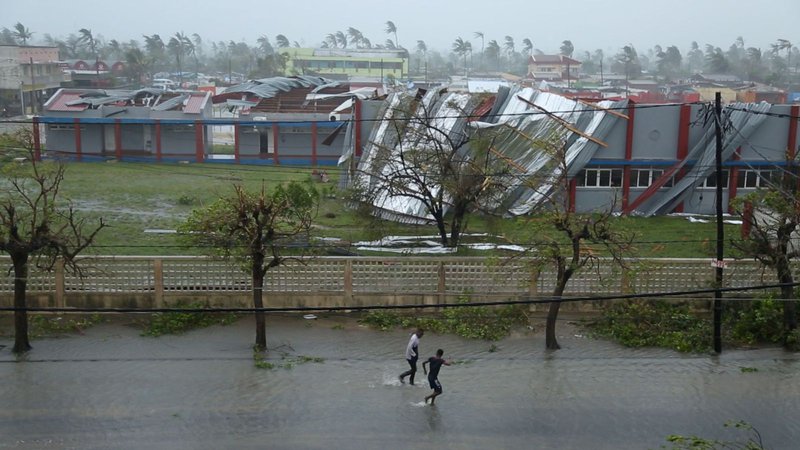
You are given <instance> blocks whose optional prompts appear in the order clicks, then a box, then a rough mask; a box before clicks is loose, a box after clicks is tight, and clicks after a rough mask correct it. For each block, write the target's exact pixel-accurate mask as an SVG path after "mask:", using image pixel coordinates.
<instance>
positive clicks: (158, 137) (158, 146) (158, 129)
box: [155, 120, 161, 162]
mask: <svg viewBox="0 0 800 450" xmlns="http://www.w3.org/2000/svg"><path fill="white" fill-rule="evenodd" d="M155 134H156V161H158V162H161V121H160V120H156V126H155Z"/></svg>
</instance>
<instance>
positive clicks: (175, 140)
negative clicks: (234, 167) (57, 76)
mask: <svg viewBox="0 0 800 450" xmlns="http://www.w3.org/2000/svg"><path fill="white" fill-rule="evenodd" d="M209 117H211V94H210V93H208V92H174V91H171V92H167V91H163V90H160V89H152V88H151V89H139V90H133V91H128V90H97V89H69V88H64V89H59V90H58V91H57V92H56V93H55V94H54V95H53V96H52V97H50V99H49V100H48V101H47V103H45V105H44V111H43V113H42V115H41V116H40V117H38V118H37V119H36V120H37V121H38V122H41V123H43V124H45V136H46V140H47V150H48V152H54V153H59V154H62V155H68V156H73V157H75V158H76V159H78V160H81V159H83V158H91V157H116V158H117V159H122V158H123V157H125V158H154V159H156V160H162V159H164V160H168V159H172V158H176V159H186V158H187V157H190V158H193V159H197V160H203V159H204V157H205V155H207V154H208V153H209V152H210V150H211V146H212V137H211V132H210V127H209V126H208V125H206V124H205V123H204V121H205V120H206V119H208V118H209Z"/></svg>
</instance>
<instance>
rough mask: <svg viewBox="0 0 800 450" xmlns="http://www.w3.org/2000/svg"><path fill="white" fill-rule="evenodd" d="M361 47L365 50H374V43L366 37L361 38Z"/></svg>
mask: <svg viewBox="0 0 800 450" xmlns="http://www.w3.org/2000/svg"><path fill="white" fill-rule="evenodd" d="M361 46H362V47H364V48H372V41H370V40H369V39H367V38H366V37H362V38H361Z"/></svg>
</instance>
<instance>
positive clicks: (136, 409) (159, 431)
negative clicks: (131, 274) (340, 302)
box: [0, 316, 800, 449]
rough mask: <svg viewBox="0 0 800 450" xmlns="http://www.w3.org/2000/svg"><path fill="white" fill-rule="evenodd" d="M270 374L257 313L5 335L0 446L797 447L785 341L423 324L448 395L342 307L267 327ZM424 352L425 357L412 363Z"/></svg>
mask: <svg viewBox="0 0 800 450" xmlns="http://www.w3.org/2000/svg"><path fill="white" fill-rule="evenodd" d="M267 326H268V330H267V336H268V345H269V346H270V352H269V354H268V358H267V362H268V363H270V364H272V365H273V366H274V368H272V369H264V368H257V367H256V365H255V363H254V360H253V354H252V349H251V345H252V343H253V340H254V336H255V329H254V323H253V320H252V318H243V319H241V320H239V321H238V322H237V323H235V324H234V325H230V326H224V327H223V326H215V327H211V328H208V329H203V330H195V331H192V332H189V333H186V334H184V335H179V336H164V337H159V338H148V337H141V336H139V330H137V329H135V328H133V327H130V326H126V325H125V324H121V323H117V322H116V321H115V322H113V323H105V324H100V325H97V326H94V327H92V328H90V329H88V330H86V332H85V334H83V335H75V336H70V337H66V338H58V339H57V338H48V339H39V340H35V341H33V342H32V344H33V346H34V349H33V350H32V351H31V352H30V353H29V354H28V355H27V357H25V358H24V360H21V361H17V360H16V358H15V357H14V356H13V355H12V354H11V352H10V348H11V346H12V343H13V342H12V340H11V339H10V338H7V337H6V338H0V346H4V347H2V348H0V399H1V400H0V401H2V407H0V448H2V449H5V448H13V449H17V448H19V449H39V448H56V449H63V448H76V449H106V448H123V449H141V448H148V449H222V448H270V449H282V448H303V449H330V448H341V449H345V448H347V449H374V448H384V449H405V448H410V449H417V448H419V449H423V448H424V449H431V448H435V449H492V448H526V449H527V448H531V449H657V448H659V447H661V446H662V445H665V444H666V443H667V441H666V440H665V438H666V437H667V436H668V435H670V434H681V435H699V436H703V437H708V438H724V439H736V438H743V437H745V434H743V433H741V432H737V431H736V430H730V429H726V428H725V427H723V424H724V423H725V422H727V421H730V420H737V421H738V420H744V421H746V422H748V423H750V424H751V425H753V426H755V427H756V428H757V429H758V431H759V432H760V433H761V435H762V436H763V438H764V444H765V446H766V447H767V448H770V449H790V448H798V445H800V444H798V443H797V442H798V439H800V421H798V420H797V418H798V417H800V357H798V355H796V354H792V353H786V352H784V351H782V350H780V349H759V350H725V351H724V352H723V353H722V354H721V355H719V356H714V355H683V354H678V353H675V352H672V351H667V350H659V349H644V350H631V349H625V348H621V347H619V346H617V345H615V344H612V343H609V342H605V341H600V340H593V339H588V338H585V337H582V336H581V335H580V334H579V333H580V332H579V331H577V329H576V328H575V327H574V326H571V325H570V324H568V323H566V322H562V323H560V324H559V328H560V329H559V335H560V338H559V341H560V343H561V345H562V349H561V350H559V351H556V352H547V351H545V350H544V337H543V333H541V331H540V330H538V329H537V330H536V331H537V332H536V333H533V332H528V333H525V332H520V333H517V334H515V335H512V336H511V337H509V338H506V339H504V340H502V341H500V342H497V343H495V344H494V347H493V344H492V343H489V342H485V341H475V340H467V339H462V338H458V337H454V336H441V335H435V334H433V333H426V334H425V336H424V337H423V339H422V340H421V343H420V351H421V356H425V357H426V358H427V356H430V355H432V354H433V353H434V352H435V351H436V349H437V348H442V349H444V351H445V358H452V359H454V360H455V362H456V363H455V364H453V365H452V366H449V367H447V366H446V367H443V368H442V370H441V372H440V375H439V379H440V380H441V382H442V385H443V386H444V394H443V395H442V396H440V397H439V398H438V399H437V401H436V405H435V406H431V405H425V404H423V401H422V400H423V398H424V397H425V396H426V395H427V394H429V393H430V390H429V389H428V386H427V381H426V379H425V377H424V376H423V375H422V373H421V370H422V368H421V367H420V373H419V374H418V380H417V385H416V386H411V385H408V384H403V385H401V384H400V382H399V381H398V380H397V375H398V374H399V373H400V372H401V371H403V370H405V369H406V367H407V364H406V362H405V360H404V359H403V354H404V350H405V345H406V342H407V339H408V335H409V330H396V331H389V332H381V331H375V330H372V329H368V328H366V327H363V326H361V325H359V324H357V323H356V322H355V321H354V320H352V319H351V318H347V317H340V316H331V317H326V318H320V319H318V320H304V319H303V318H301V317H275V318H269V319H268V322H267ZM420 360H421V361H422V358H421V359H420Z"/></svg>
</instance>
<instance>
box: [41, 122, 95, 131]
mask: <svg viewBox="0 0 800 450" xmlns="http://www.w3.org/2000/svg"><path fill="white" fill-rule="evenodd" d="M48 128H49V129H50V131H75V125H74V124H71V123H51V124H50V125H48ZM80 129H81V131H84V130H86V125H81V128H80Z"/></svg>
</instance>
